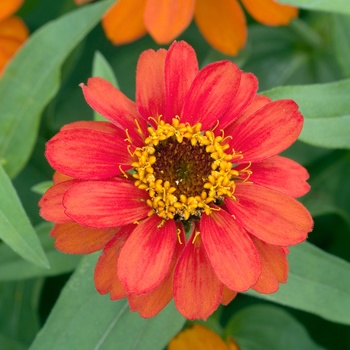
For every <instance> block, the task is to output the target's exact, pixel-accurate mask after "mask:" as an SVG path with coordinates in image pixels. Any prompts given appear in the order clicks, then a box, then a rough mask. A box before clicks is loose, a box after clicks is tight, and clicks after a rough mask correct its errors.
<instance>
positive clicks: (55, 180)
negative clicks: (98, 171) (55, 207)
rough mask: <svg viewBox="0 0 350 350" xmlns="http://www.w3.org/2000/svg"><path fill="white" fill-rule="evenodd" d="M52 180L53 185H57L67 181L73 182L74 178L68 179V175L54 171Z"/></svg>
mask: <svg viewBox="0 0 350 350" xmlns="http://www.w3.org/2000/svg"><path fill="white" fill-rule="evenodd" d="M52 180H53V183H54V185H57V184H59V183H60V182H64V181H68V180H74V178H73V177H70V176H68V175H65V174H63V173H60V172H59V171H55V173H54V174H53V178H52Z"/></svg>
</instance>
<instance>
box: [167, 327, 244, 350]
mask: <svg viewBox="0 0 350 350" xmlns="http://www.w3.org/2000/svg"><path fill="white" fill-rule="evenodd" d="M212 349H216V350H239V346H238V344H237V343H236V342H235V341H234V340H233V339H232V338H230V337H229V338H228V339H227V341H226V342H224V341H223V340H222V339H221V338H220V336H219V335H218V334H216V333H215V332H214V331H212V330H211V329H209V328H207V327H204V326H202V325H200V324H194V325H193V326H192V327H190V328H186V329H185V330H183V331H181V332H180V333H179V334H178V335H177V336H175V337H174V338H173V339H172V340H171V341H170V343H169V345H168V350H212Z"/></svg>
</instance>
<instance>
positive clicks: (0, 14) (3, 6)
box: [0, 0, 29, 76]
mask: <svg viewBox="0 0 350 350" xmlns="http://www.w3.org/2000/svg"><path fill="white" fill-rule="evenodd" d="M22 3H23V0H5V1H0V76H1V75H2V73H3V70H4V68H5V66H6V64H7V63H8V61H9V60H10V59H11V58H12V56H13V55H14V54H15V53H16V51H17V50H18V49H19V47H20V46H21V45H22V44H23V43H24V41H25V40H26V39H27V38H28V35H29V32H28V29H27V27H26V25H25V24H24V22H23V21H22V19H20V18H19V17H11V15H12V14H13V13H15V12H16V11H17V10H18V9H19V8H20V7H21V5H22Z"/></svg>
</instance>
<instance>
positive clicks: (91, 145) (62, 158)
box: [46, 122, 132, 180]
mask: <svg viewBox="0 0 350 350" xmlns="http://www.w3.org/2000/svg"><path fill="white" fill-rule="evenodd" d="M96 123H98V122H96ZM115 129H117V128H116V127H115ZM117 130H118V129H117ZM46 158H47V160H48V161H49V163H50V164H51V166H52V167H53V168H54V169H56V170H58V171H59V172H62V173H64V174H65V175H68V176H71V177H74V178H77V179H82V180H95V179H96V180H99V179H107V178H111V177H114V176H116V175H118V174H120V173H121V170H120V168H119V167H118V165H124V168H125V170H127V169H130V168H131V165H129V164H131V163H132V157H131V155H130V154H129V152H128V151H127V143H126V142H125V141H124V140H123V139H122V138H120V137H118V131H116V132H115V133H114V134H112V133H109V132H108V133H106V132H102V131H97V130H93V129H87V128H79V129H68V130H63V131H60V132H59V133H58V134H56V135H55V136H54V137H53V138H52V139H51V140H50V141H49V142H48V143H47V144H46Z"/></svg>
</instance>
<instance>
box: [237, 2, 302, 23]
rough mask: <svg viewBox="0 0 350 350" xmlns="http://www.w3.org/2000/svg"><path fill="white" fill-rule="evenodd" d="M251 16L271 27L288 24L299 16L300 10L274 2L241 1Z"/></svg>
mask: <svg viewBox="0 0 350 350" xmlns="http://www.w3.org/2000/svg"><path fill="white" fill-rule="evenodd" d="M241 1H242V3H243V5H244V6H245V8H246V9H247V11H248V12H249V14H250V15H251V16H252V17H253V18H254V19H255V20H256V21H258V22H260V23H262V24H266V25H269V26H280V25H286V24H288V23H289V22H290V21H291V20H292V19H294V18H296V17H297V16H298V9H297V8H295V7H293V6H289V5H282V4H279V3H277V1H274V0H241Z"/></svg>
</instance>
